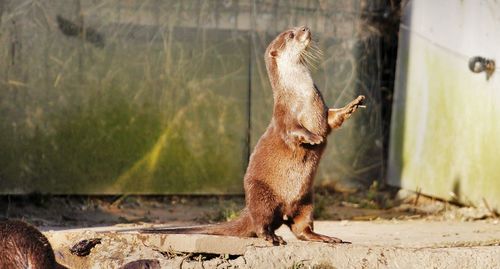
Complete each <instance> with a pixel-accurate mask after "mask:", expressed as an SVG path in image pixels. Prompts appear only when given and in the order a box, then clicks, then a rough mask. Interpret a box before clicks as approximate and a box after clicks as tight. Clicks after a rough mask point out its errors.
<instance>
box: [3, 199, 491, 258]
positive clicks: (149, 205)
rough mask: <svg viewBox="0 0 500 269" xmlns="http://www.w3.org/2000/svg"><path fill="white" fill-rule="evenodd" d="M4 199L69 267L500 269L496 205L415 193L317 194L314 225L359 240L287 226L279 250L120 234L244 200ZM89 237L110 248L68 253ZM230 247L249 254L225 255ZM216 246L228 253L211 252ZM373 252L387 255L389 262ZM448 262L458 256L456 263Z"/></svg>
mask: <svg viewBox="0 0 500 269" xmlns="http://www.w3.org/2000/svg"><path fill="white" fill-rule="evenodd" d="M0 199H1V203H0V217H8V218H18V219H24V220H26V221H28V222H30V223H32V224H34V225H36V226H37V227H39V228H40V229H41V230H42V231H44V232H45V234H46V235H47V236H48V237H49V240H50V241H51V243H52V245H53V247H54V249H55V250H56V256H57V257H58V259H59V260H60V261H62V262H63V263H64V264H66V265H71V268H118V267H120V266H122V265H123V264H125V263H126V262H129V261H134V260H139V259H149V260H154V261H155V262H157V263H158V264H156V263H154V264H150V265H149V266H150V267H149V268H157V267H155V266H157V265H158V266H161V267H158V268H180V267H182V268H235V267H236V268H263V267H261V266H264V265H266V268H271V267H279V268H309V267H315V268H334V267H339V266H340V267H353V268H360V267H363V266H365V265H366V266H368V267H366V266H365V267H366V268H370V267H373V266H376V267H382V268H383V267H393V268H398V267H399V268H406V267H401V266H400V265H401V264H403V265H404V264H406V265H408V264H413V263H415V262H416V261H415V260H414V258H415V257H427V258H423V259H421V260H422V261H421V263H419V264H420V266H419V267H422V266H423V267H427V266H431V265H432V266H435V265H437V266H438V267H443V268H454V265H457V264H456V263H453V262H452V261H453V260H455V261H457V262H458V261H460V260H457V259H460V257H462V258H463V257H467V255H471V253H479V254H477V255H476V256H477V258H480V259H476V258H475V259H474V260H476V263H471V264H470V266H477V265H478V264H479V263H478V262H480V261H481V262H487V263H485V264H484V265H488V264H489V265H497V264H498V266H499V267H500V261H499V260H498V259H500V255H497V254H500V251H499V249H500V247H498V244H499V243H500V225H498V215H497V213H496V212H494V211H492V210H490V209H489V207H488V205H482V206H479V207H463V206H462V207H461V206H457V205H453V204H450V203H447V202H442V201H438V200H434V199H432V198H429V197H424V196H422V195H419V194H414V193H401V192H400V193H397V192H392V191H377V192H371V193H370V192H369V191H368V192H365V193H363V194H348V195H347V194H340V193H317V196H316V210H315V217H316V219H317V220H318V221H317V222H316V224H315V225H316V227H315V229H316V230H318V231H322V232H323V233H325V234H330V235H332V236H338V237H341V238H342V239H344V240H349V241H352V242H353V244H352V245H348V246H347V245H339V246H329V245H326V244H321V243H304V242H298V241H297V240H296V239H294V237H293V235H292V234H291V233H290V232H289V231H288V230H287V229H286V228H285V229H281V230H280V231H279V233H280V234H282V235H283V236H284V237H285V238H286V239H287V241H289V242H290V244H289V245H287V246H280V247H270V246H268V245H266V242H263V241H262V242H259V241H258V240H257V241H252V240H246V239H242V240H241V241H234V240H235V239H224V238H213V237H209V238H202V239H200V238H197V237H194V238H193V237H189V236H188V237H182V238H174V237H170V238H167V237H164V236H153V237H141V236H137V235H134V234H133V233H132V234H128V235H127V236H124V235H123V234H121V233H116V232H114V231H113V230H116V229H130V228H132V229H134V228H137V227H144V226H155V225H156V226H158V225H160V226H161V225H167V226H177V225H180V226H184V225H192V224H207V223H214V222H221V221H226V220H229V219H232V218H234V217H236V216H237V215H238V212H239V210H240V209H241V208H242V207H243V206H244V199H243V196H105V197H103V196H100V197H95V196H94V197H88V196H41V195H31V196H10V197H8V196H3V197H0ZM321 220H329V221H321ZM332 220H333V221H332ZM99 227H100V228H99ZM72 229H73V230H72ZM74 229H76V230H74ZM99 229H101V230H100V232H97V230H99ZM91 238H101V239H102V242H101V244H98V245H96V246H95V247H94V248H92V250H91V254H90V255H88V256H87V257H76V256H75V255H73V254H71V253H70V252H69V248H70V247H71V246H73V245H74V244H76V243H78V242H79V241H80V240H83V239H91ZM172 242H173V243H172ZM179 242H181V243H182V242H184V243H186V242H191V243H192V244H191V245H188V247H187V248H183V247H182V246H181V247H179V245H176V244H177V243H179ZM223 242H226V243H227V242H229V243H227V244H228V245H229V248H233V249H234V248H235V247H236V246H241V247H243V249H245V251H244V252H241V253H238V254H233V255H229V254H227V253H224V251H223V250H224V248H223V247H224V244H223ZM384 242H385V243H384ZM422 242H424V243H422ZM227 244H226V245H227ZM213 246H220V247H222V250H220V249H219V251H212V250H213ZM175 248H177V249H175ZM471 248H472V249H471ZM429 250H430V252H429ZM497 252H498V253H497ZM228 253H232V252H230V251H228ZM373 253H377V254H376V255H379V256H380V255H382V256H384V255H385V256H386V258H384V259H382V262H381V261H380V260H381V258H380V257H378V256H377V257H378V258H376V257H375V256H373V255H375V254H373ZM412 253H413V254H412ZM415 253H417V254H418V255H421V256H418V255H417V256H415V255H416V254H415ZM283 257H285V258H283ZM444 257H448V259H452V261H451V263H450V260H447V259H444ZM496 257H498V258H496ZM334 258H335V259H334ZM403 261H404V263H401V264H399V262H403ZM425 261H427V262H430V263H425ZM468 261H469V260H468V259H465V260H463V261H460V262H462V263H463V264H465V263H467V262H468ZM150 262H151V261H150ZM363 264H364V265H363ZM417 264H418V263H417ZM344 265H345V266H344ZM479 265H481V264H479ZM460 267H462V266H460ZM480 267H481V266H480ZM482 267H484V266H482ZM486 267H488V266H486ZM140 268H142V267H140ZM144 268H146V267H144ZM491 268H494V267H491Z"/></svg>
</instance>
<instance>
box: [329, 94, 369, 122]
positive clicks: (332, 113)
mask: <svg viewBox="0 0 500 269" xmlns="http://www.w3.org/2000/svg"><path fill="white" fill-rule="evenodd" d="M364 100H365V96H364V95H360V96H358V97H357V98H356V99H354V100H353V101H351V102H350V103H349V104H348V105H346V106H345V107H343V108H330V109H328V125H330V128H332V129H336V128H339V127H340V126H342V123H344V121H345V120H346V119H348V118H349V117H351V115H352V113H354V112H355V111H356V110H357V109H358V107H360V106H361V105H363V101H364Z"/></svg>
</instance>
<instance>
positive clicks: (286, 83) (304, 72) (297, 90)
mask: <svg viewBox="0 0 500 269" xmlns="http://www.w3.org/2000/svg"><path fill="white" fill-rule="evenodd" d="M276 60H277V61H276V64H277V67H278V68H277V70H278V76H279V84H281V86H282V87H283V89H284V90H285V91H287V94H296V95H298V96H300V97H311V95H312V94H313V92H314V82H313V79H312V77H311V73H310V71H309V69H308V68H307V67H306V66H305V65H304V64H302V63H299V62H296V61H294V60H292V59H290V58H288V57H286V55H283V56H282V57H278V59H276Z"/></svg>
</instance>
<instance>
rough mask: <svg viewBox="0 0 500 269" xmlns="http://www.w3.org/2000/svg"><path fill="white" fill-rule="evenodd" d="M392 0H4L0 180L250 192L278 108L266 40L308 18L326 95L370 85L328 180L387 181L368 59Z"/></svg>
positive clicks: (19, 186)
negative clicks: (369, 20)
mask: <svg viewBox="0 0 500 269" xmlns="http://www.w3.org/2000/svg"><path fill="white" fill-rule="evenodd" d="M384 2H385V1H376V2H370V4H367V3H368V2H365V1H333V2H325V1H297V2H289V1H258V2H254V1H246V0H240V1H194V0H192V1H158V0H149V1H134V0H131V1H118V0H108V1H90V0H72V1H62V0H60V1H59V0H58V1H48V0H47V1H29V0H16V1H1V2H0V13H1V20H0V59H1V61H0V150H1V154H0V192H1V193H26V192H33V191H37V192H43V193H123V192H126V193H240V192H241V191H242V184H241V179H242V176H243V173H244V171H245V168H246V162H247V158H248V154H249V151H250V150H251V148H252V146H253V145H254V144H255V142H256V140H257V139H258V137H259V136H260V135H261V134H262V132H263V130H264V128H265V127H266V125H267V123H268V121H269V118H270V115H271V106H270V104H271V103H272V101H271V93H270V88H269V84H268V81H267V75H266V73H265V68H264V65H263V61H262V60H263V51H264V48H265V46H266V45H267V43H268V42H269V41H270V39H271V38H272V37H273V36H274V35H275V34H276V33H277V32H279V31H282V30H283V29H285V28H287V27H289V26H293V25H302V24H307V25H309V26H310V27H311V28H312V30H313V33H314V37H315V39H317V40H319V47H321V48H322V49H323V51H324V54H325V56H324V58H323V59H322V60H321V61H320V62H319V63H318V71H314V76H315V78H316V82H317V83H318V85H319V87H320V89H322V91H323V92H324V94H325V99H326V100H327V103H328V104H329V105H337V106H340V105H342V104H344V103H346V102H347V101H349V100H350V99H351V98H352V97H354V96H356V95H358V94H365V95H367V96H368V97H369V103H368V109H367V110H365V111H363V112H362V113H359V114H360V115H357V116H356V117H354V119H353V120H352V121H351V122H350V123H348V124H346V126H345V127H344V128H343V129H342V130H340V131H338V132H336V134H334V136H333V137H332V139H331V140H330V145H329V148H328V149H327V153H326V156H325V158H324V160H323V163H322V168H321V170H320V172H319V175H318V178H319V179H320V181H334V180H339V179H354V180H364V181H371V180H374V179H378V178H379V176H380V173H381V169H382V154H381V130H380V126H381V121H380V102H379V99H380V97H379V93H378V90H379V89H378V88H377V87H378V81H379V74H380V72H381V70H380V68H379V67H373V68H370V72H364V73H363V72H360V70H361V69H360V68H359V66H358V65H359V64H360V63H365V62H366V59H365V60H363V61H360V60H359V59H361V58H362V57H361V56H360V55H367V54H366V53H365V51H371V52H372V54H370V55H371V56H370V57H369V59H370V61H369V62H371V63H375V62H377V61H378V59H377V53H373V52H376V51H377V49H378V47H377V46H370V47H367V46H365V45H364V44H365V43H364V40H366V39H369V37H370V36H371V34H370V33H369V31H368V32H367V31H366V29H372V28H373V27H372V28H370V27H368V25H366V23H365V22H364V20H363V16H362V15H363V14H364V13H363V12H365V11H366V10H368V11H372V10H375V11H374V12H373V13H367V14H368V16H372V17H373V16H382V13H383V12H379V11H378V9H377V8H378V7H380V6H382V7H383V6H385V4H384ZM377 12H378V13H377ZM373 14H375V15H373ZM364 16H366V14H365V15H364Z"/></svg>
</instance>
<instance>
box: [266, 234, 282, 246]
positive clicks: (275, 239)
mask: <svg viewBox="0 0 500 269" xmlns="http://www.w3.org/2000/svg"><path fill="white" fill-rule="evenodd" d="M263 238H264V240H266V241H268V242H270V243H271V244H273V246H282V245H286V242H285V240H283V237H281V236H278V235H275V234H267V235H265V236H264V237H263Z"/></svg>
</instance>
